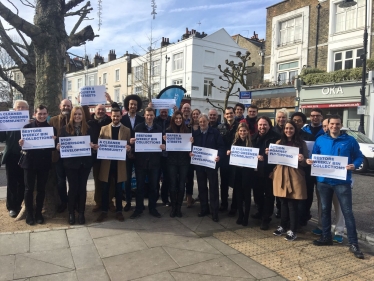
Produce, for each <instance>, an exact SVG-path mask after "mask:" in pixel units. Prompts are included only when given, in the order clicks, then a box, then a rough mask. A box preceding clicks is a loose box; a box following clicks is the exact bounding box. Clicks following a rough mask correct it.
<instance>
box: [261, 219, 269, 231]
mask: <svg viewBox="0 0 374 281" xmlns="http://www.w3.org/2000/svg"><path fill="white" fill-rule="evenodd" d="M269 223H270V221H269V220H262V221H261V226H260V229H261V230H268V229H269Z"/></svg>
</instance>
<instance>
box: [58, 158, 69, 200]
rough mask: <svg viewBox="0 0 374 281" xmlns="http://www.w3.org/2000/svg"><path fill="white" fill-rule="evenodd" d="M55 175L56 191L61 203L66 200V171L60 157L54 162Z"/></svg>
mask: <svg viewBox="0 0 374 281" xmlns="http://www.w3.org/2000/svg"><path fill="white" fill-rule="evenodd" d="M55 167H56V175H57V191H58V195H59V196H60V200H61V203H65V204H66V203H67V202H68V192H67V185H66V172H65V168H64V163H63V160H62V159H61V158H59V159H58V161H57V162H56V166H55Z"/></svg>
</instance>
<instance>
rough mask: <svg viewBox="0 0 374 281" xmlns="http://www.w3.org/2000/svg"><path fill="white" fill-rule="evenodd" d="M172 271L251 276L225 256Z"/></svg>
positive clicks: (224, 275) (237, 276) (225, 275)
mask: <svg viewBox="0 0 374 281" xmlns="http://www.w3.org/2000/svg"><path fill="white" fill-rule="evenodd" d="M173 271H176V272H185V273H195V274H204V275H214V276H223V277H235V278H253V276H252V275H251V274H249V273H248V272H247V271H245V270H244V269H242V268H241V267H240V266H238V265H237V264H236V263H234V262H233V261H232V260H230V259H229V258H227V257H221V258H218V259H214V260H210V261H205V262H201V263H198V264H194V265H189V266H185V267H181V268H178V269H175V270H173Z"/></svg>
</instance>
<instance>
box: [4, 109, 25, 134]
mask: <svg viewBox="0 0 374 281" xmlns="http://www.w3.org/2000/svg"><path fill="white" fill-rule="evenodd" d="M28 123H29V111H28V110H20V111H0V132H2V131H19V130H21V129H22V128H23V127H24V126H25V125H26V124H28Z"/></svg>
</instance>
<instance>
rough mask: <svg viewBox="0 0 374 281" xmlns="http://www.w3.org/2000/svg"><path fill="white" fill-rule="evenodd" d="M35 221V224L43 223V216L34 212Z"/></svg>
mask: <svg viewBox="0 0 374 281" xmlns="http://www.w3.org/2000/svg"><path fill="white" fill-rule="evenodd" d="M35 221H36V223H37V224H43V223H44V218H43V215H42V214H35Z"/></svg>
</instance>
